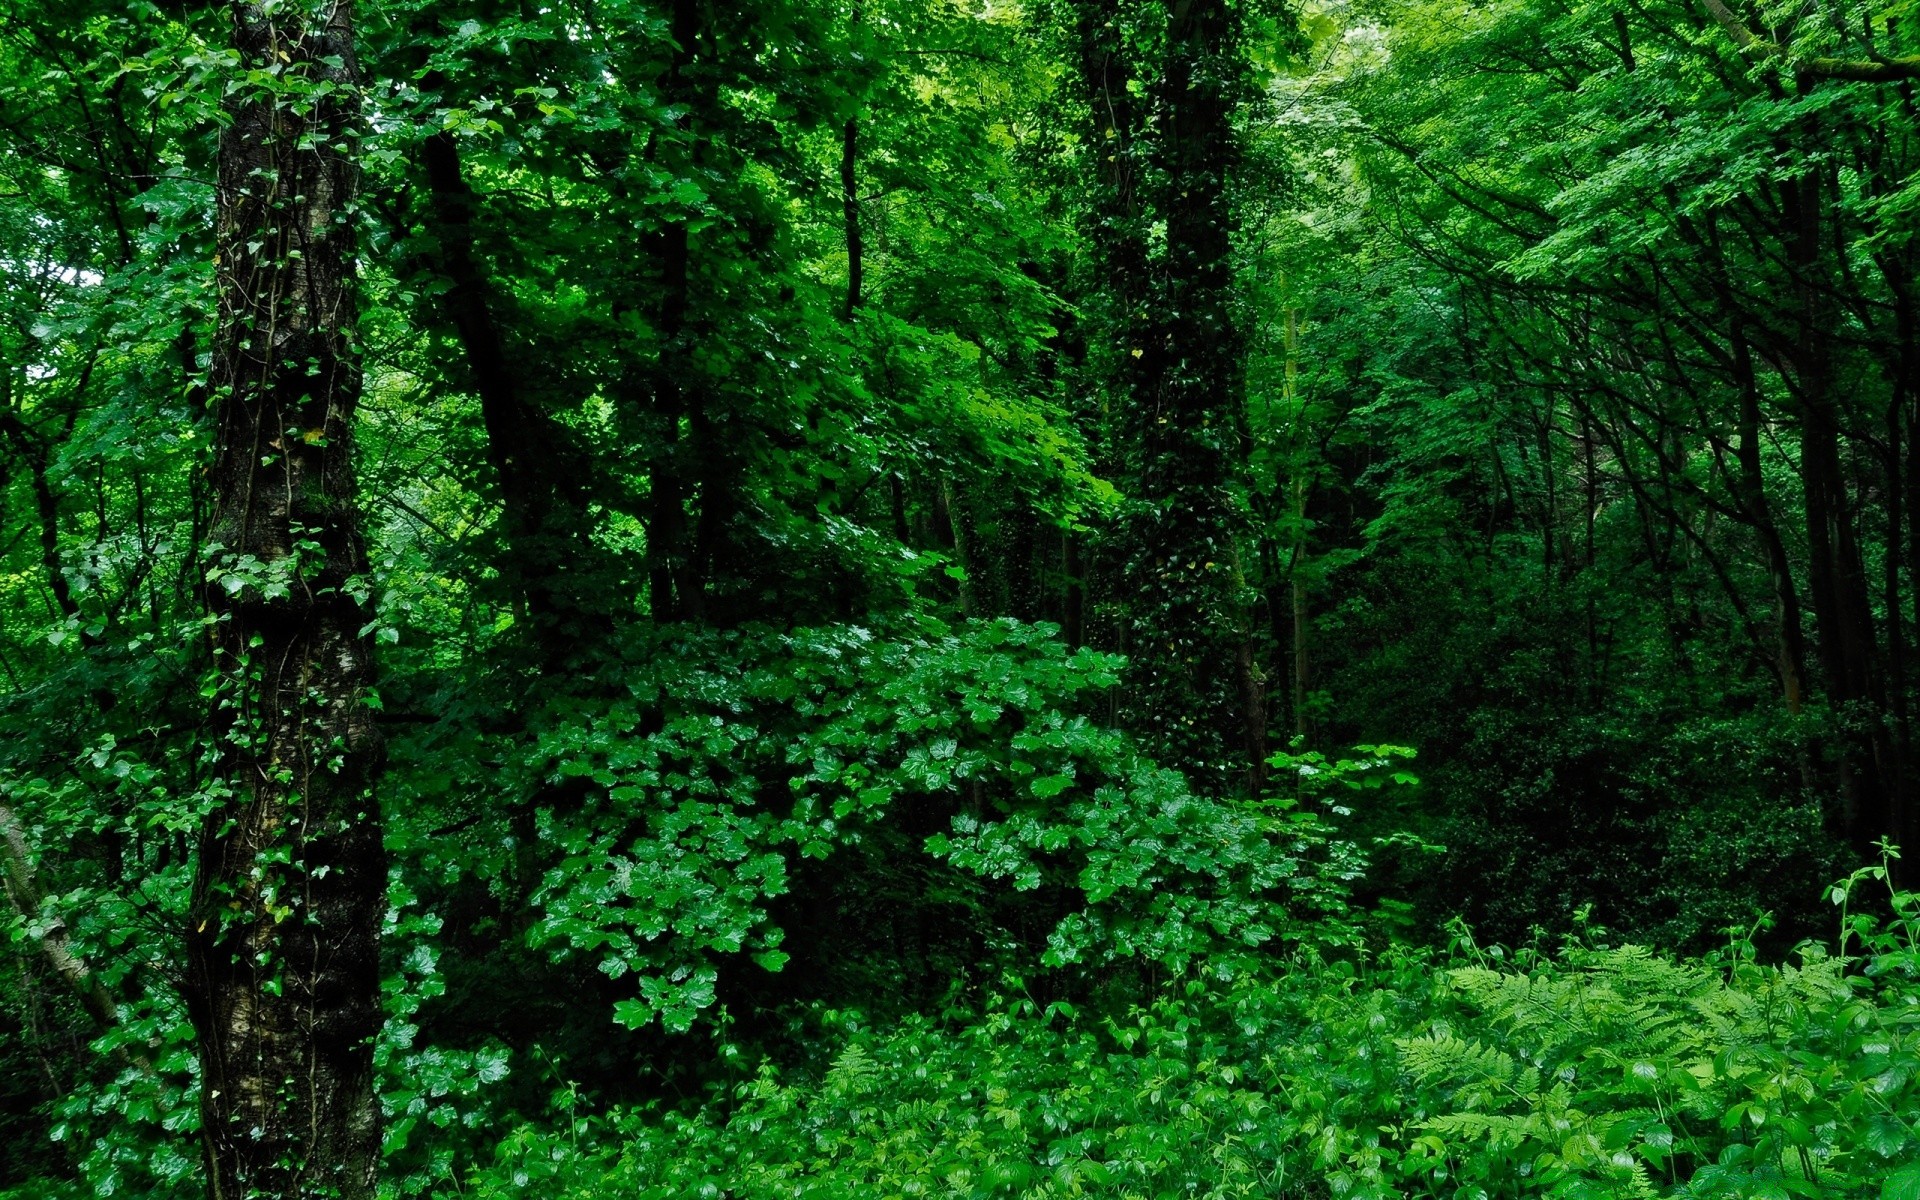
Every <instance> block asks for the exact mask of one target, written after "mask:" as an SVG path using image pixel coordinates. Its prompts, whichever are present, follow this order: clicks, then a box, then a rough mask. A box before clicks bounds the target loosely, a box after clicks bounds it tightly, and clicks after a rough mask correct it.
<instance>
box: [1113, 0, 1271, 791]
mask: <svg viewBox="0 0 1920 1200" xmlns="http://www.w3.org/2000/svg"><path fill="white" fill-rule="evenodd" d="M1167 22H1168V23H1167V43H1166V45H1167V49H1166V58H1165V62H1164V71H1163V73H1162V77H1161V80H1160V86H1159V89H1158V90H1159V121H1158V127H1159V132H1158V144H1157V146H1156V150H1157V157H1158V159H1159V164H1160V168H1161V170H1160V177H1161V185H1160V186H1161V188H1162V189H1163V190H1162V191H1160V193H1159V194H1158V196H1157V197H1156V200H1157V203H1156V206H1155V207H1156V208H1157V210H1158V215H1159V216H1160V217H1161V218H1162V219H1163V220H1164V222H1165V226H1166V252H1165V259H1164V261H1163V262H1161V263H1159V264H1158V265H1157V266H1158V269H1157V270H1156V272H1155V276H1156V277H1157V278H1156V282H1157V287H1156V288H1155V294H1154V295H1152V296H1151V298H1150V301H1149V303H1148V304H1147V306H1146V307H1147V309H1148V314H1149V318H1148V320H1147V321H1146V322H1143V323H1141V327H1139V328H1137V329H1136V330H1135V333H1136V334H1137V336H1138V340H1137V341H1136V342H1135V343H1134V344H1133V345H1132V346H1131V347H1129V349H1128V351H1127V354H1128V357H1129V358H1130V359H1131V360H1132V361H1133V363H1134V364H1136V366H1135V368H1134V370H1133V371H1132V377H1131V380H1130V382H1131V384H1132V387H1131V389H1130V390H1131V393H1132V394H1131V397H1130V402H1129V403H1128V404H1127V405H1126V411H1125V412H1124V413H1123V414H1122V416H1121V421H1120V426H1121V429H1122V437H1121V438H1120V439H1119V441H1120V444H1121V448H1122V452H1123V453H1124V454H1127V455H1129V456H1131V457H1133V458H1134V460H1135V461H1134V462H1133V463H1131V464H1129V465H1130V467H1131V468H1132V469H1131V471H1130V472H1129V473H1130V474H1131V475H1132V477H1133V483H1132V489H1131V490H1132V492H1133V496H1134V499H1135V503H1134V505H1133V506H1132V512H1131V513H1130V514H1129V516H1128V518H1127V520H1126V527H1125V528H1124V530H1123V531H1122V533H1121V542H1122V548H1121V549H1120V558H1121V561H1123V562H1124V563H1125V579H1126V582H1128V583H1129V584H1130V585H1131V588H1132V589H1133V592H1134V595H1135V597H1136V599H1135V603H1134V604H1133V605H1132V606H1131V607H1132V617H1131V621H1132V625H1133V628H1132V630H1131V631H1130V634H1129V641H1130V642H1131V644H1132V655H1133V667H1132V670H1131V672H1130V679H1129V681H1128V684H1127V688H1126V697H1125V701H1124V702H1125V704H1126V706H1127V710H1128V711H1127V713H1126V717H1125V719H1126V720H1127V723H1128V724H1129V725H1130V726H1132V727H1133V728H1135V729H1136V730H1138V731H1139V732H1140V733H1141V734H1142V735H1143V736H1144V737H1145V738H1146V739H1147V741H1148V744H1149V745H1151V746H1153V747H1154V748H1155V749H1156V750H1157V751H1158V752H1160V753H1162V754H1164V755H1166V756H1167V757H1168V758H1169V759H1170V760H1172V761H1175V762H1179V763H1182V764H1183V765H1186V766H1187V768H1188V769H1189V770H1190V771H1192V772H1193V773H1194V775H1195V777H1196V778H1197V779H1199V780H1201V781H1203V785H1204V786H1209V787H1214V788H1220V787H1247V786H1251V785H1252V784H1253V783H1254V782H1255V781H1257V779H1258V763H1259V761H1260V758H1261V757H1262V755H1263V754H1264V745H1263V743H1264V740H1265V727H1264V725H1265V722H1264V719H1263V717H1262V716H1261V715H1260V714H1261V711H1262V710H1263V709H1264V704H1263V703H1262V701H1261V697H1262V695H1263V690H1264V685H1263V681H1262V678H1261V676H1260V674H1259V670H1258V663H1257V661H1256V657H1255V655H1254V654H1253V653H1252V652H1251V649H1250V647H1249V646H1248V641H1249V639H1250V637H1251V630H1250V614H1249V613H1248V611H1247V609H1248V605H1247V597H1246V596H1245V595H1244V594H1243V593H1245V592H1246V591H1247V589H1246V585H1245V582H1244V580H1243V579H1242V578H1241V573H1240V571H1239V570H1238V569H1237V564H1238V561H1239V552H1238V543H1239V541H1240V540H1241V535H1242V534H1243V533H1244V530H1243V528H1242V526H1243V524H1244V521H1243V520H1242V518H1241V516H1240V514H1239V512H1238V510H1237V508H1236V503H1235V500H1234V498H1233V487H1232V485H1233V473H1234V471H1235V470H1236V469H1238V468H1237V464H1240V463H1243V462H1245V461H1246V446H1245V442H1246V431H1245V424H1246V414H1245V411H1244V407H1243V393H1244V386H1243V384H1244V378H1243V366H1244V364H1243V362H1242V354H1241V350H1242V342H1241V337H1240V332H1239V330H1238V328H1237V327H1236V324H1235V320H1234V314H1233V290H1234V282H1233V263H1232V248H1233V238H1232V235H1233V216H1232V211H1231V203H1230V198H1229V195H1228V184H1229V179H1230V176H1231V174H1232V172H1233V170H1234V168H1235V165H1236V163H1237V161H1238V143H1237V139H1236V136H1235V133H1234V129H1233V117H1234V110H1235V105H1236V103H1237V100H1238V96H1237V88H1238V80H1239V78H1240V74H1241V72H1240V68H1239V64H1238V62H1237V60H1236V55H1237V42H1238V32H1239V30H1238V24H1239V18H1238V16H1237V10H1236V8H1235V6H1234V5H1232V4H1230V3H1228V2H1227V0H1179V2H1176V3H1171V4H1169V6H1168V12H1167ZM1094 100H1095V103H1096V105H1100V104H1108V103H1111V102H1112V97H1111V96H1110V94H1109V92H1108V91H1107V90H1105V89H1102V90H1101V91H1099V92H1097V93H1096V95H1095V97H1094ZM1116 286H1121V287H1123V286H1124V283H1117V284H1116ZM1133 311H1135V312H1138V308H1137V307H1136V308H1135V309H1134V310H1133Z"/></svg>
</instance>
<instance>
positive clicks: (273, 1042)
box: [187, 0, 386, 1200]
mask: <svg viewBox="0 0 1920 1200" xmlns="http://www.w3.org/2000/svg"><path fill="white" fill-rule="evenodd" d="M230 13H231V16H232V30H233V39H234V40H233V45H234V47H235V49H236V50H237V51H238V52H239V55H240V72H241V73H243V75H242V77H243V78H244V77H245V75H244V73H250V72H262V73H268V74H269V75H270V76H271V79H272V82H271V83H270V84H268V85H265V86H257V85H255V84H254V83H252V82H248V83H246V84H245V85H244V86H243V87H241V88H240V89H238V90H236V91H235V93H234V94H233V95H232V96H231V97H230V98H229V100H228V102H227V112H228V115H229V117H230V118H231V123H230V125H229V126H228V128H227V129H226V130H225V131H224V132H223V134H222V137H221V142H220V157H219V194H218V209H217V216H216V222H217V224H216V237H217V259H216V262H217V268H218V271H219V298H220V311H219V333H218V340H217V344H216V346H215V351H214V361H213V385H214V396H215V402H216V406H217V416H216V420H217V429H218V432H217V443H216V448H215V459H214V463H213V467H212V476H213V480H212V481H213V486H214V493H215V500H214V519H213V526H212V530H211V533H210V537H209V541H210V543H212V546H211V548H210V550H209V558H208V562H207V564H206V565H207V573H208V586H207V600H208V604H209V608H210V610H211V612H212V614H213V615H214V617H215V618H216V621H215V624H214V625H213V630H214V634H213V636H214V650H215V654H216V656H217V662H218V667H219V671H220V673H221V675H222V677H223V686H222V688H221V689H220V691H219V693H218V700H217V704H218V712H217V714H216V715H217V716H218V718H219V720H218V722H217V727H218V728H219V729H220V731H221V737H222V741H221V745H220V749H221V754H222V769H221V774H222V776H223V777H224V779H225V781H226V783H227V786H228V789H229V792H228V795H227V797H226V799H225V801H224V803H223V804H222V805H220V806H219V807H217V808H216V809H215V810H214V811H213V813H212V814H211V815H210V817H209V818H208V821H207V824H206V827H205V829H204V831H203V833H202V837H201V844H200V861H199V865H198V870H197V874H196V877H195V881H194V905H193V914H192V918H191V924H190V926H189V931H188V940H189V944H188V962H189V978H188V985H187V992H188V1003H189V1007H190V1010H191V1014H192V1017H193V1022H194V1027H195V1031H196V1033H197V1034H198V1036H199V1043H200V1061H201V1068H202V1072H203V1080H204V1088H203V1098H202V1101H201V1104H202V1118H203V1126H204V1132H203V1135H202V1136H203V1139H204V1144H205V1153H206V1160H207V1180H208V1189H209V1193H210V1194H211V1195H212V1196H214V1197H216V1198H217V1200H237V1198H239V1197H252V1196H287V1197H293V1196H300V1197H308V1196H312V1197H320V1196H327V1197H366V1196H371V1195H372V1194H373V1190H374V1176H375V1170H376V1167H377V1163H378V1153H379V1147H380V1131H379V1110H378V1108H377V1105H376V1102H375V1099H374V1094H373V1080H372V1074H373V1053H372V1052H373V1039H374V1036H375V1035H376V1033H377V1032H378V1030H379V1026H380V1005H379V952H378V951H379V948H378V934H379V928H380V920H381V916H382V912H383V909H384V903H385V899H384V898H385V885H386V863H385V859H384V855H383V851H382V848H381V836H380V815H379V809H378V807H377V804H376V801H375V797H374V794H373V784H374V780H375V777H376V775H377V773H378V771H379V768H380V765H381V761H382V748H381V740H380V737H379V734H378V731H377V730H376V728H375V726H374V723H373V721H372V719H371V712H370V708H369V701H368V696H369V688H370V684H371V678H372V660H371V654H370V646H369V643H368V639H367V638H366V637H365V636H363V634H362V632H361V631H362V629H363V628H364V627H365V626H366V624H367V621H368V614H367V612H366V609H365V605H364V603H363V600H362V599H360V597H364V596H365V594H366V592H365V582H364V581H365V579H366V574H367V556H366V548H365V544H364V541H363V538H362V534H361V530H360V519H359V512H358V509H357V506H356V499H355V488H354V473H353V451H354V443H353V423H354V411H355V408H356V405H357V403H358V401H359V397H360V386H361V376H360V365H359V358H358V351H357V349H356V347H355V345H354V340H353V336H354V335H353V328H354V317H355V309H354V305H355V286H354V249H355V247H354V233H353V227H352V224H351V221H350V217H349V212H350V209H351V206H352V203H353V197H354V190H355V186H356V183H357V179H356V171H355V167H354V157H353V141H354V138H355V135H356V129H357V123H358V119H359V96H358V90H357V89H358V72H357V68H356V65H355V61H354V46H353V21H352V5H351V3H350V0H325V2H324V3H321V4H319V5H317V6H310V5H304V4H277V5H268V4H261V3H247V2H243V0H234V2H233V3H232V4H231V5H230ZM255 78H259V77H258V76H256V77H255Z"/></svg>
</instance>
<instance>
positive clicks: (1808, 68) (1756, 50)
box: [1700, 0, 1920, 83]
mask: <svg viewBox="0 0 1920 1200" xmlns="http://www.w3.org/2000/svg"><path fill="white" fill-rule="evenodd" d="M1700 2H1701V3H1702V4H1705V5H1706V6H1707V11H1708V12H1709V13H1711V14H1712V15H1713V19H1714V21H1715V22H1717V23H1718V24H1719V26H1720V28H1722V29H1724V30H1726V32H1727V36H1728V37H1730V38H1732V39H1733V44H1734V45H1736V46H1738V47H1740V49H1741V50H1742V51H1743V52H1744V53H1747V54H1751V55H1753V56H1754V57H1756V58H1759V59H1762V60H1767V59H1776V58H1777V59H1782V60H1785V61H1787V62H1788V63H1789V65H1791V66H1792V67H1793V69H1794V70H1795V71H1799V72H1802V73H1804V74H1807V75H1812V76H1814V77H1815V78H1818V79H1844V80H1850V81H1853V82H1856V83H1893V82H1896V81H1898V80H1902V79H1920V57H1908V58H1878V57H1875V58H1861V59H1850V58H1801V59H1796V58H1794V57H1793V55H1792V54H1791V53H1790V52H1789V51H1788V50H1787V48H1786V47H1785V46H1782V45H1781V44H1780V43H1779V42H1775V41H1770V40H1768V39H1766V38H1763V37H1759V36H1757V35H1756V34H1755V33H1754V32H1753V30H1751V29H1748V28H1747V25H1746V22H1744V21H1742V20H1741V19H1740V18H1739V16H1738V15H1736V14H1735V13H1734V11H1733V10H1732V9H1731V8H1728V7H1727V5H1726V0H1700Z"/></svg>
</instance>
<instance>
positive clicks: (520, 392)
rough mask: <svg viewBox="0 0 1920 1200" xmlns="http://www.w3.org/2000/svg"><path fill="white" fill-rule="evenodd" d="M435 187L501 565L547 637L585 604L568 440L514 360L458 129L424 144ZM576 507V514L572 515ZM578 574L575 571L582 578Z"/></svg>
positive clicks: (448, 300) (439, 236) (442, 250)
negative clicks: (567, 478)
mask: <svg viewBox="0 0 1920 1200" xmlns="http://www.w3.org/2000/svg"><path fill="white" fill-rule="evenodd" d="M420 161H421V165H422V166H423V167H424V168H425V173H426V177H427V192H428V196H429V197H430V199H431V202H432V203H431V207H430V208H429V210H428V226H429V229H430V230H431V232H432V233H433V235H434V240H435V241H436V242H437V243H438V244H439V256H438V264H437V266H438V269H439V273H440V274H441V275H442V276H443V277H444V278H445V280H446V285H447V290H446V294H445V296H444V299H443V303H444V305H445V307H446V311H447V316H448V318H449V319H450V320H451V321H452V323H453V328H454V332H455V333H456V334H457V335H458V337H459V339H460V347H461V349H462V350H463V351H465V353H466V361H467V367H468V370H469V372H470V373H471V375H472V385H473V389H474V392H475V394H476V395H477V396H478V397H479V399H480V419H481V422H482V423H483V424H484V425H485V426H486V430H487V460H488V463H489V465H491V466H492V467H493V473H494V479H495V482H496V483H497V484H498V485H499V488H500V502H501V514H502V524H503V526H504V529H505V533H506V539H505V540H506V546H505V549H506V554H505V556H504V560H503V561H502V562H501V564H500V566H501V568H502V569H503V572H504V573H505V574H506V576H507V578H508V582H509V586H510V587H511V588H512V589H513V592H514V595H515V597H516V598H517V599H519V600H520V601H522V602H523V603H524V604H525V605H526V607H527V610H528V613H529V615H530V616H532V618H533V620H534V623H535V625H536V626H537V627H538V629H539V631H540V635H541V636H542V637H544V638H547V639H549V640H552V639H554V638H556V636H558V635H561V634H563V633H564V631H563V630H561V629H559V627H558V626H559V624H560V617H561V615H562V614H565V613H568V612H570V611H572V610H574V609H575V608H576V607H577V597H575V596H573V595H572V594H571V588H570V586H569V585H570V584H571V583H572V582H574V580H573V579H569V577H568V575H567V574H566V573H565V572H563V570H562V568H563V567H565V566H567V565H570V561H571V560H575V559H576V556H577V554H578V551H579V549H580V547H579V545H578V544H577V543H576V542H573V541H571V540H570V539H569V538H568V536H567V535H568V533H569V532H570V530H569V529H566V528H561V527H560V519H561V517H562V513H561V512H560V503H559V502H560V489H559V487H558V485H557V481H558V480H559V478H560V477H561V476H562V473H563V472H564V471H565V470H566V469H567V467H566V465H563V464H562V463H560V462H558V461H556V456H557V454H558V452H559V446H558V445H557V444H556V439H555V437H554V436H553V434H554V431H553V429H552V428H551V427H550V426H549V424H548V422H547V421H546V419H545V418H544V417H543V416H542V414H541V413H540V412H539V411H537V410H536V409H534V408H533V407H532V406H531V405H530V404H529V403H528V401H527V398H526V395H525V392H524V389H523V387H522V383H521V380H520V379H519V378H518V376H517V374H516V372H515V371H514V369H513V366H512V364H511V362H510V361H509V359H508V351H507V343H506V338H505V335H504V334H503V333H502V331H501V329H500V325H499V322H498V321H497V320H496V319H495V317H494V301H493V288H492V286H491V284H490V282H489V281H488V279H487V275H486V271H485V269H484V268H483V267H482V265H481V262H480V259H479V256H478V255H477V254H476V252H475V250H474V221H475V217H476V212H477V209H478V207H479V201H478V197H476V196H475V195H474V192H473V188H472V186H471V185H469V184H468V182H467V179H466V176H465V174H464V173H463V172H462V170H461V166H460V150H459V147H458V145H456V144H455V141H454V138H453V135H452V134H449V133H445V132H440V133H435V134H432V135H431V136H429V137H428V138H427V139H426V140H425V141H424V142H422V143H421V146H420ZM571 515H572V514H567V516H571ZM578 574H579V573H578V572H577V571H576V572H574V573H573V575H574V577H575V579H577V577H578Z"/></svg>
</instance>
